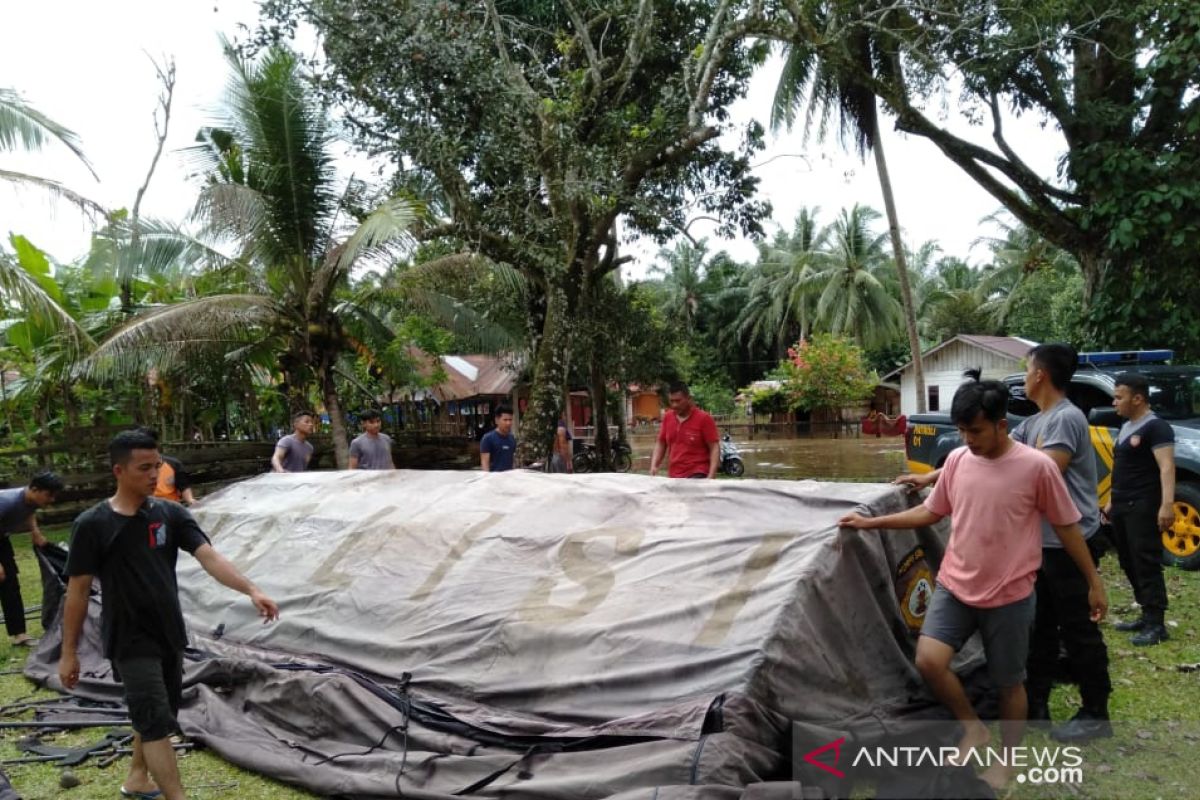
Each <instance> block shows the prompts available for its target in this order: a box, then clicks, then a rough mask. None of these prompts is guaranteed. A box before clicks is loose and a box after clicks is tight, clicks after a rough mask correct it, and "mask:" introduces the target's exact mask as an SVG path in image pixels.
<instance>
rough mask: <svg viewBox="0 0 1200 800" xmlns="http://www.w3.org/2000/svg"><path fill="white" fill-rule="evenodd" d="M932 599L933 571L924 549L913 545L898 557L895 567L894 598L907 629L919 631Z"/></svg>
mask: <svg viewBox="0 0 1200 800" xmlns="http://www.w3.org/2000/svg"><path fill="white" fill-rule="evenodd" d="M932 599H933V571H932V570H931V569H930V568H929V562H928V561H926V560H925V550H924V548H921V547H914V548H913V549H912V550H911V551H909V553H908V555H906V556H905V557H904V558H902V559H900V566H898V567H897V568H896V600H897V601H898V602H899V604H900V613H901V614H903V615H904V621H905V623H906V624H907V625H908V629H909V630H910V631H912V632H913V633H920V631H921V624H922V623H923V622H924V621H925V612H926V611H928V610H929V602H930V600H932Z"/></svg>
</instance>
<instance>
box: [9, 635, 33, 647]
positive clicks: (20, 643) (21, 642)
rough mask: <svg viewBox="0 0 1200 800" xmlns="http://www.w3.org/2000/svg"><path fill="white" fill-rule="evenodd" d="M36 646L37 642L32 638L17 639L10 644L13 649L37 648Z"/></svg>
mask: <svg viewBox="0 0 1200 800" xmlns="http://www.w3.org/2000/svg"><path fill="white" fill-rule="evenodd" d="M37 644H38V640H37V639H34V638H33V637H32V636H31V637H29V638H27V639H18V640H17V641H15V642H12V646H13V647H37Z"/></svg>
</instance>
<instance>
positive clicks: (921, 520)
mask: <svg viewBox="0 0 1200 800" xmlns="http://www.w3.org/2000/svg"><path fill="white" fill-rule="evenodd" d="M941 518H942V517H941V515H939V514H935V513H933V512H932V511H930V510H929V509H928V508H926V507H925V506H923V505H920V506H915V507H913V508H910V509H908V510H907V511H900V512H897V513H895V514H887V515H885V516H882V517H867V516H864V515H862V514H859V513H858V512H857V511H855V512H853V513H850V514H847V515H846V516H844V517H842V518H841V519H839V520H838V525H840V526H842V527H844V528H858V529H860V530H861V529H863V528H886V529H909V528H925V527H928V526H930V525H933V524H934V523H936V522H938V521H939V520H940V519H941Z"/></svg>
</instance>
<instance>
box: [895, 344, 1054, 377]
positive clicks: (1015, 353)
mask: <svg viewBox="0 0 1200 800" xmlns="http://www.w3.org/2000/svg"><path fill="white" fill-rule="evenodd" d="M954 342H965V343H966V344H969V345H971V346H972V347H979V348H982V349H984V350H989V351H991V352H993V353H998V354H1000V355H1002V356H1004V357H1005V358H1012V359H1015V360H1017V361H1020V360H1021V359H1022V358H1024V357H1025V355H1026V354H1027V353H1028V352H1029V350H1030V349H1031V348H1033V347H1036V346H1037V342H1033V341H1030V340H1029V339H1022V338H1021V337H1019V336H979V335H977V334H973V333H960V334H959V335H957V336H954V337H952V338H950V339H947V340H946V341H944V342H942V343H941V344H939V345H937V346H936V347H931V348H929V349H928V350H926V351H925V352H923V353H922V354H921V358H922V359H926V358H929V357H930V356H931V355H933V354H934V353H936V352H937V351H939V350H941V349H942V348H944V347H948V346H949V345H951V344H953V343H954ZM911 366H912V362H911V361H909V362H908V363H907V364H905V365H904V366H902V367H897V368H896V369H894V370H892V371H891V372H889V373H888V374H887V375H884V376H883V378H881V379H880V380H881V381H886V380H888V379H890V378H892V377H899V376H900V373H902V372H904V370H906V369H908V368H909V367H911Z"/></svg>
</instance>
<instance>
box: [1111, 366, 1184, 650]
mask: <svg viewBox="0 0 1200 800" xmlns="http://www.w3.org/2000/svg"><path fill="white" fill-rule="evenodd" d="M1113 406H1114V407H1115V408H1116V409H1117V413H1118V414H1120V415H1121V416H1122V417H1124V418H1125V420H1126V422H1125V424H1124V425H1122V426H1121V430H1120V431H1119V432H1118V433H1117V442H1116V446H1115V447H1113V471H1112V500H1111V501H1110V502H1109V504H1108V505H1107V506H1105V508H1104V513H1105V515H1106V516H1107V517H1108V518H1109V519H1111V520H1112V526H1113V538H1114V539H1115V540H1116V544H1117V558H1118V559H1119V560H1120V562H1121V569H1122V570H1124V572H1125V577H1127V578H1128V579H1129V583H1130V585H1131V586H1132V587H1133V596H1134V598H1135V599H1136V600H1137V602H1138V604H1139V605H1140V606H1141V607H1142V616H1141V617H1140V618H1139V619H1136V620H1131V621H1128V622H1119V623H1117V625H1116V626H1115V627H1116V629H1117V630H1119V631H1134V632H1135V634H1134V636H1133V638H1132V639H1130V643H1131V644H1133V645H1135V646H1137V647H1146V646H1148V645H1155V644H1158V643H1159V642H1161V641H1163V640H1165V639H1166V638H1167V627H1166V624H1165V619H1164V617H1165V614H1166V612H1167V585H1166V583H1165V582H1164V581H1163V567H1162V531H1164V530H1166V529H1168V528H1170V527H1171V526H1172V525H1174V524H1175V507H1174V500H1175V431H1174V430H1172V428H1171V426H1170V425H1169V424H1168V423H1167V422H1165V421H1164V420H1162V419H1160V418H1159V417H1158V416H1156V415H1155V413H1154V412H1153V411H1152V410H1151V409H1150V384H1149V383H1148V382H1147V381H1146V378H1145V376H1144V375H1141V374H1139V373H1136V372H1125V373H1122V374H1120V375H1118V376H1117V379H1116V388H1115V389H1114V390H1113Z"/></svg>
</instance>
